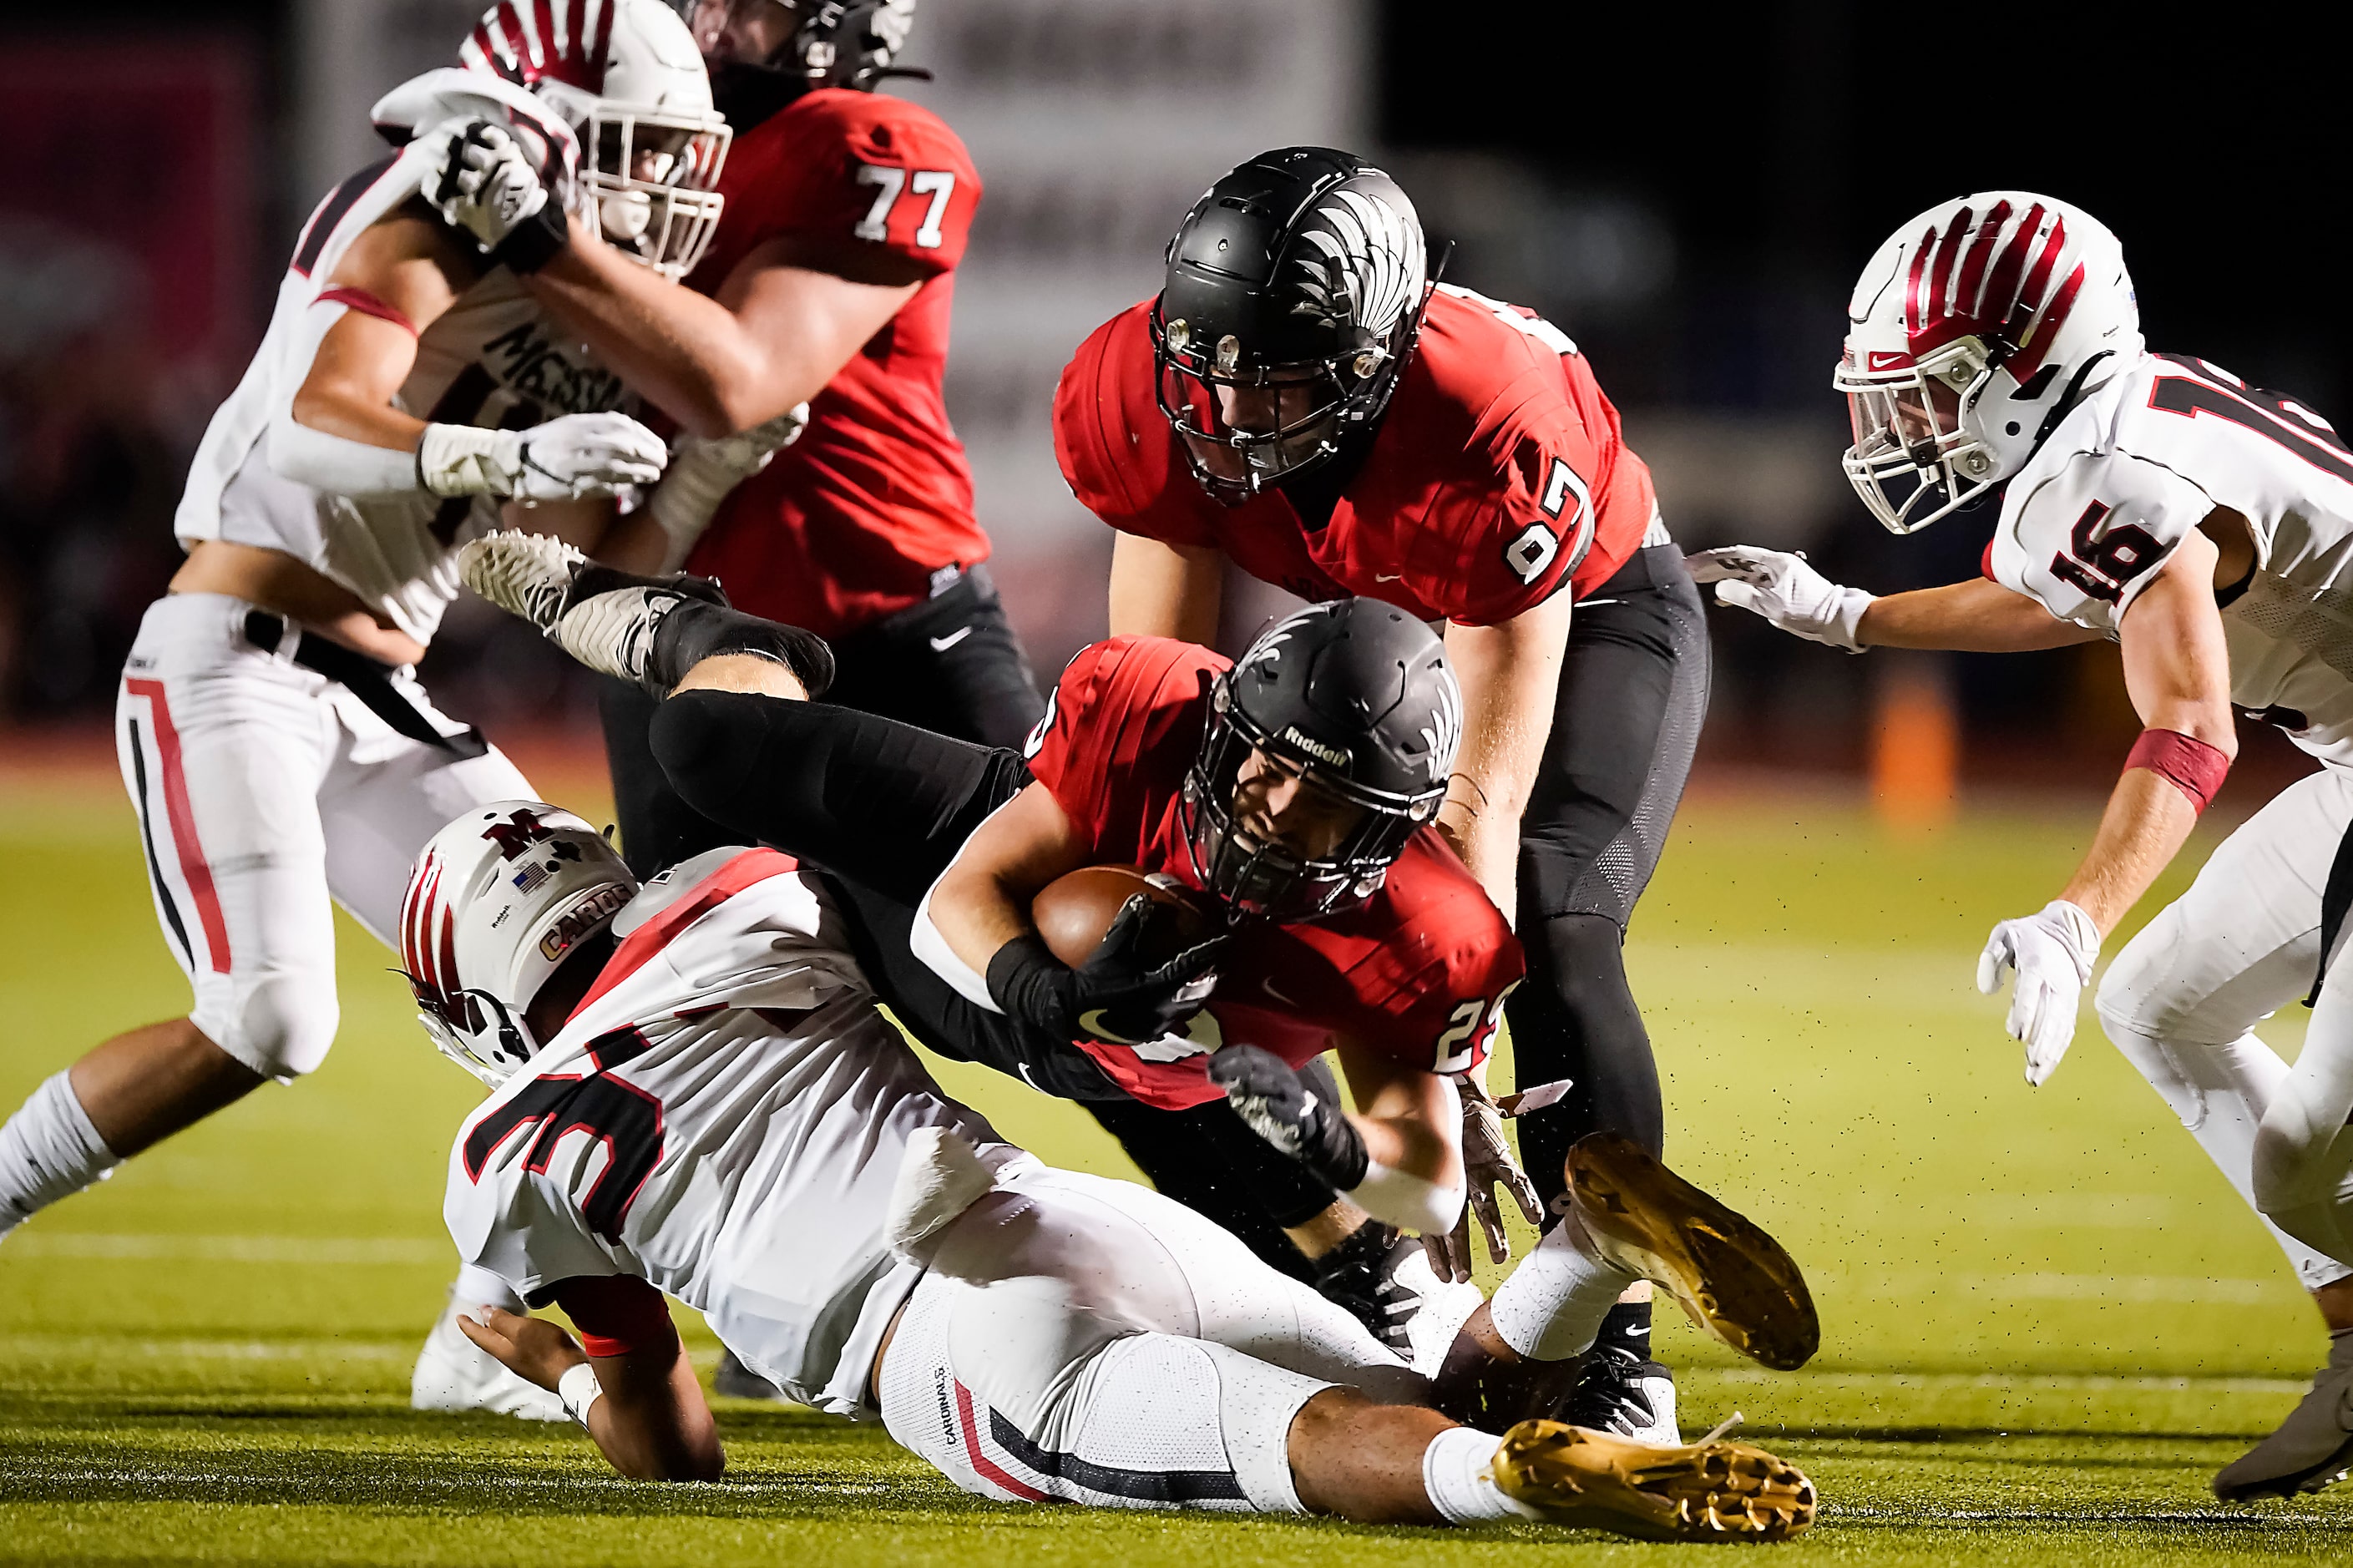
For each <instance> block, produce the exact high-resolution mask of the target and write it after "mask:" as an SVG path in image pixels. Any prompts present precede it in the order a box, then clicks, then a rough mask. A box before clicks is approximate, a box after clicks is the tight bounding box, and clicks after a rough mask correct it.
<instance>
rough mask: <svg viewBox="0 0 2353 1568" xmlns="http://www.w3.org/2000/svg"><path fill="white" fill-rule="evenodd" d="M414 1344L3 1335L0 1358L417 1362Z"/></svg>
mask: <svg viewBox="0 0 2353 1568" xmlns="http://www.w3.org/2000/svg"><path fill="white" fill-rule="evenodd" d="M423 1342H424V1340H423V1336H422V1335H420V1336H419V1337H418V1338H417V1339H415V1340H134V1339H128V1338H123V1337H121V1336H117V1335H112V1334H0V1355H6V1356H22V1357H26V1358H32V1357H41V1356H47V1357H64V1356H100V1357H111V1356H127V1355H135V1356H153V1357H157V1358H163V1357H170V1358H172V1359H174V1360H181V1359H185V1360H190V1361H404V1362H405V1361H414V1360H416V1359H417V1346H418V1345H419V1344H421V1343H423Z"/></svg>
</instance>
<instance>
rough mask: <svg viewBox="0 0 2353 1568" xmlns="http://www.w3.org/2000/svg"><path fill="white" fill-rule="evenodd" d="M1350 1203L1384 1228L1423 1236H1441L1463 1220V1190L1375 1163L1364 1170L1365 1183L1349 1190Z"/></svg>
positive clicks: (1376, 1161)
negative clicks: (1387, 1227)
mask: <svg viewBox="0 0 2353 1568" xmlns="http://www.w3.org/2000/svg"><path fill="white" fill-rule="evenodd" d="M1348 1198H1349V1201H1350V1202H1352V1203H1354V1204H1355V1205H1356V1206H1357V1207H1358V1208H1360V1209H1363V1210H1364V1211H1365V1212H1366V1214H1368V1215H1372V1216H1373V1217H1374V1218H1375V1219H1377V1220H1379V1221H1380V1222H1381V1223H1382V1224H1383V1225H1393V1226H1397V1227H1398V1229H1399V1230H1409V1231H1415V1232H1418V1233H1419V1234H1420V1235H1423V1236H1444V1235H1445V1234H1446V1233H1447V1232H1448V1231H1451V1230H1452V1229H1453V1228H1454V1222H1455V1221H1456V1220H1458V1219H1461V1217H1462V1189H1461V1187H1447V1186H1440V1184H1437V1183H1436V1182H1430V1181H1424V1180H1423V1179H1422V1178H1421V1177H1419V1176H1416V1175H1411V1174H1409V1173H1406V1172H1404V1171H1398V1170H1392V1169H1391V1168H1389V1167H1388V1166H1387V1165H1384V1164H1382V1163H1380V1162H1379V1161H1378V1160H1375V1161H1373V1162H1372V1163H1369V1164H1367V1165H1366V1167H1365V1179H1364V1180H1363V1181H1361V1182H1358V1183H1357V1184H1356V1185H1355V1186H1353V1187H1351V1188H1349V1189H1348Z"/></svg>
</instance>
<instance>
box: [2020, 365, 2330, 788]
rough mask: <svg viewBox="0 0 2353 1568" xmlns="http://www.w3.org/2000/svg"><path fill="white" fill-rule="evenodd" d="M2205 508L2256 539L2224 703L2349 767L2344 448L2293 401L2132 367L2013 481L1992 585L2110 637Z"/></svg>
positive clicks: (2221, 377)
mask: <svg viewBox="0 0 2353 1568" xmlns="http://www.w3.org/2000/svg"><path fill="white" fill-rule="evenodd" d="M2217 507H2228V508H2230V509H2232V510H2234V511H2237V512H2239V513H2240V514H2242V516H2244V517H2245V518H2246V519H2247V521H2248V522H2249V524H2251V525H2252V528H2253V536H2254V548H2255V569H2254V575H2253V578H2252V579H2250V581H2249V582H2248V584H2247V585H2246V587H2245V589H2244V590H2243V592H2241V593H2239V594H2238V595H2235V596H2231V595H2225V600H2226V602H2225V604H2224V605H2223V610H2222V626H2223V632H2224V636H2225V638H2226V640H2227V641H2228V644H2229V647H2230V654H2231V700H2232V702H2234V703H2235V704H2237V705H2238V706H2240V707H2242V708H2245V709H2248V710H2253V711H2256V712H2258V713H2262V714H2263V716H2264V717H2266V718H2268V719H2270V720H2272V721H2274V722H2276V723H2278V724H2279V725H2280V726H2281V727H2282V728H2284V729H2285V730H2287V731H2288V732H2289V734H2290V736H2291V738H2293V739H2294V740H2295V742H2296V744H2298V745H2299V746H2301V747H2303V748H2304V749H2305V750H2306V751H2307V752H2311V753H2312V754H2313V755H2315V756H2316V757H2318V758H2320V759H2321V760H2322V761H2323V762H2327V763H2335V764H2337V765H2340V766H2353V449H2348V447H2347V446H2346V443H2345V442H2344V441H2343V440H2342V439H2341V438H2340V437H2338V436H2337V432H2336V431H2335V430H2333V429H2331V428H2330V427H2329V425H2328V422H2327V420H2325V419H2323V418H2322V417H2321V416H2319V415H2317V414H2316V413H2314V412H2313V411H2312V410H2310V409H2308V408H2306V407H2305V406H2303V405H2301V404H2298V403H2296V402H2295V400H2293V399H2291V398H2284V397H2281V396H2279V395H2276V394H2274V393H2268V392H2263V391H2262V390H2260V389H2258V388H2254V387H2251V386H2248V385H2247V384H2245V383H2243V382H2242V381H2240V380H2239V378H2238V377H2236V376H2234V375H2232V374H2230V373H2229V372H2227V371H2223V370H2220V369H2218V368H2216V367H2215V366H2213V365H2211V364H2208V363H2206V362H2205V361H2203V360H2196V359H2186V358H2180V357H2178V356H2175V355H2171V354H2144V355H2143V356H2142V357H2141V360H2140V363H2138V364H2136V365H2134V366H2132V367H2131V368H2130V369H2128V370H2126V371H2125V372H2124V373H2123V374H2119V375H2117V376H2116V377H2114V378H2113V379H2111V380H2110V381H2109V382H2108V383H2107V384H2106V385H2105V386H2103V387H2101V388H2100V389H2099V390H2097V391H2095V392H2094V393H2093V394H2092V395H2090V396H2088V397H2086V398H2085V399H2084V402H2083V403H2082V405H2079V406H2078V407H2076V408H2075V409H2073V411H2071V412H2070V413H2069V414H2068V416H2067V417H2066V418H2065V419H2063V421H2061V422H2060V425H2059V427H2058V428H2057V429H2056V430H2054V431H2052V434H2051V437H2050V438H2049V439H2048V440H2046V441H2045V442H2044V443H2043V444H2042V447H2040V448H2039V449H2038V450H2037V451H2036V452H2035V454H2034V456H2033V457H2032V458H2030V459H2029V460H2028V461H2027V464H2026V466H2025V467H2024V468H2021V470H2020V471H2019V473H2018V474H2017V476H2016V477H2015V478H2013V479H2010V483H2009V486H2008V488H2007V489H2006V491H2005V493H2004V494H2003V497H2002V504H2001V521H2000V525H1999V526H1998V528H1997V529H1996V531H1995V533H1994V538H1993V542H1992V544H1991V545H1990V546H1989V547H1988V550H1987V552H1986V571H1987V575H1989V576H1990V577H1991V578H1993V579H1994V581H1996V582H1998V583H2000V584H2001V585H2002V586H2003V587H2005V588H2009V589H2012V590H2014V591H2015V592H2018V593H2021V594H2024V595H2027V596H2028V597H2029V598H2031V599H2033V600H2035V601H2036V602H2037V603H2039V604H2041V605H2042V606H2043V607H2044V608H2045V609H2047V610H2049V611H2050V612H2051V613H2052V615H2054V616H2058V617H2059V618H2060V619H2062V620H2066V621H2073V622H2074V623H2075V624H2076V625H2078V626H2088V627H2090V628H2092V629H2094V630H2095V631H2100V632H2104V633H2105V634H2107V635H2108V636H2109V637H2115V636H2116V631H2117V626H2118V625H2119V623H2120V622H2121V621H2122V619H2123V617H2124V613H2125V611H2126V609H2127V608H2129V607H2130V605H2132V602H2133V599H2134V598H2135V596H2136V595H2138V594H2139V592H2140V591H2141V589H2142V588H2144V587H2146V586H2147V584H2149V582H2150V581H2151V580H2152V579H2153V578H2154V577H2155V575H2156V571H2157V568H2158V565H2159V564H2160V563H2163V562H2164V561H2165V560H2166V559H2167V557H2168V556H2169V555H2170V554H2171V553H2172V552H2173V550H2174V549H2175V547H2176V546H2178V545H2179V544H2180V542H2182V541H2183V540H2184V539H2186V538H2187V537H2188V536H2189V532H2190V531H2191V530H2192V529H2195V528H2196V527H2197V526H2198V525H2199V523H2200V522H2201V521H2204V520H2205V518H2206V516H2207V515H2208V514H2209V513H2211V511H2213V510H2215V509H2216V508H2217Z"/></svg>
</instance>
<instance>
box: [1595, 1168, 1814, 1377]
mask: <svg viewBox="0 0 2353 1568" xmlns="http://www.w3.org/2000/svg"><path fill="white" fill-rule="evenodd" d="M1567 1172H1568V1190H1569V1195H1570V1196H1571V1198H1572V1199H1573V1200H1574V1201H1575V1203H1576V1205H1577V1217H1578V1218H1580V1219H1582V1220H1583V1221H1584V1222H1585V1229H1586V1234H1587V1235H1588V1237H1591V1238H1592V1240H1593V1245H1594V1248H1595V1250H1596V1251H1598V1252H1599V1253H1600V1254H1601V1256H1602V1257H1604V1258H1608V1259H1609V1261H1610V1262H1612V1263H1615V1264H1616V1265H1618V1266H1619V1267H1620V1268H1624V1269H1626V1270H1628V1271H1629V1272H1630V1273H1634V1274H1638V1275H1640V1276H1641V1277H1642V1278H1643V1279H1650V1280H1652V1281H1655V1282H1656V1283H1657V1284H1659V1285H1661V1286H1663V1287H1664V1288H1665V1289H1668V1290H1670V1291H1672V1292H1673V1294H1674V1298H1675V1300H1678V1301H1680V1302H1682V1303H1683V1310H1684V1311H1685V1312H1687V1313H1689V1314H1690V1315H1691V1320H1692V1321H1693V1322H1694V1323H1697V1324H1698V1325H1699V1326H1700V1327H1701V1328H1703V1329H1704V1330H1706V1331H1708V1332H1709V1333H1711V1334H1713V1335H1715V1337H1716V1338H1717V1339H1719V1340H1722V1341H1723V1342H1725V1344H1727V1345H1730V1346H1731V1347H1732V1348H1733V1349H1734V1350H1736V1351H1738V1352H1740V1353H1741V1354H1742V1355H1745V1356H1747V1357H1748V1358H1750V1359H1751V1360H1753V1361H1757V1362H1760V1363H1763V1364H1765V1365H1767V1366H1769V1367H1772V1368H1774V1369H1775V1370H1777V1371H1779V1372H1789V1371H1792V1370H1794V1369H1796V1368H1798V1367H1801V1366H1803V1365H1805V1364H1806V1363H1807V1362H1808V1361H1809V1360H1810V1359H1811V1358H1812V1356H1813V1353H1814V1352H1816V1351H1817V1350H1819V1349H1820V1348H1821V1342H1822V1325H1821V1321H1820V1319H1819V1318H1817V1317H1816V1316H1815V1315H1814V1299H1813V1296H1812V1294H1811V1293H1810V1292H1809V1291H1808V1290H1807V1289H1806V1277H1805V1276H1804V1275H1803V1274H1801V1273H1800V1272H1799V1269H1798V1264H1797V1260H1796V1259H1795V1258H1791V1257H1790V1256H1789V1255H1788V1253H1787V1252H1784V1251H1783V1250H1781V1244H1780V1243H1779V1242H1778V1241H1775V1240H1774V1239H1773V1238H1772V1237H1769V1236H1767V1235H1766V1234H1765V1231H1764V1229H1763V1227H1762V1226H1757V1225H1756V1224H1754V1223H1753V1222H1751V1221H1749V1220H1746V1219H1743V1218H1742V1217H1741V1216H1740V1215H1736V1214H1735V1213H1733V1212H1732V1210H1730V1209H1728V1208H1726V1207H1725V1205H1723V1204H1721V1203H1718V1202H1717V1201H1716V1200H1715V1199H1714V1198H1712V1197H1710V1196H1708V1195H1707V1194H1705V1193H1704V1192H1702V1191H1700V1190H1699V1189H1698V1188H1697V1187H1694V1186H1693V1185H1692V1184H1690V1183H1689V1182H1686V1181H1684V1180H1683V1178H1682V1177H1681V1176H1678V1175H1676V1174H1675V1173H1673V1172H1672V1171H1670V1170H1668V1169H1667V1168H1666V1166H1664V1165H1662V1164H1661V1163H1659V1161H1658V1158H1657V1156H1655V1155H1653V1154H1651V1153H1650V1152H1647V1151H1646V1150H1644V1149H1643V1148H1642V1146H1641V1144H1639V1143H1637V1142H1634V1141H1633V1140H1632V1139H1630V1138H1627V1137H1624V1136H1622V1135H1620V1134H1619V1133H1615V1132H1593V1133H1588V1134H1587V1135H1586V1136H1585V1137H1583V1138H1580V1139H1578V1140H1577V1144H1576V1146H1575V1147H1573V1148H1572V1149H1570V1150H1569V1152H1568V1160H1567Z"/></svg>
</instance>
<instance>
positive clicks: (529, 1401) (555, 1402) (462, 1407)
mask: <svg viewBox="0 0 2353 1568" xmlns="http://www.w3.org/2000/svg"><path fill="white" fill-rule="evenodd" d="M460 1310H463V1309H462V1308H461V1307H460V1306H459V1303H458V1302H457V1301H456V1300H451V1301H450V1303H449V1304H448V1306H446V1307H444V1308H443V1309H441V1316H440V1317H438V1319H436V1320H434V1323H433V1331H432V1332H431V1333H429V1334H427V1335H426V1336H425V1348H424V1350H423V1351H421V1352H418V1354H417V1366H416V1370H414V1371H413V1372H411V1373H409V1377H408V1406H409V1408H410V1409H412V1410H446V1411H452V1412H459V1411H468V1410H483V1411H488V1412H489V1413H491V1415H512V1416H515V1417H517V1418H519V1419H521V1420H524V1421H569V1420H570V1419H572V1417H571V1416H570V1415H567V1414H566V1413H565V1408H564V1401H563V1400H561V1399H559V1398H557V1397H556V1395H555V1394H554V1393H553V1392H552V1391H551V1390H548V1389H544V1388H542V1387H540V1386H539V1384H535V1383H531V1382H528V1381H526V1380H525V1379H523V1378H521V1377H518V1376H516V1375H515V1374H514V1373H512V1372H509V1371H508V1370H507V1369H506V1367H505V1366H503V1365H502V1364H501V1363H500V1361H499V1359H498V1357H496V1356H494V1355H492V1354H491V1352H488V1351H486V1350H484V1349H482V1348H481V1347H480V1345H478V1344H476V1343H475V1342H473V1341H471V1340H470V1339H468V1338H467V1337H466V1335H465V1331H463V1330H461V1329H459V1327H458V1314H459V1311H460Z"/></svg>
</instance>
